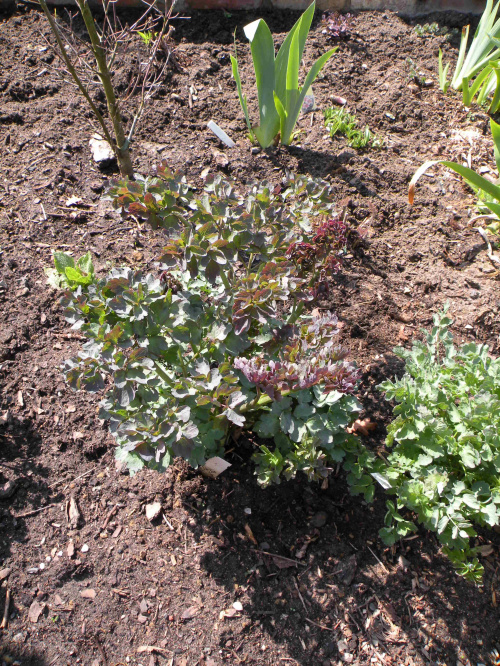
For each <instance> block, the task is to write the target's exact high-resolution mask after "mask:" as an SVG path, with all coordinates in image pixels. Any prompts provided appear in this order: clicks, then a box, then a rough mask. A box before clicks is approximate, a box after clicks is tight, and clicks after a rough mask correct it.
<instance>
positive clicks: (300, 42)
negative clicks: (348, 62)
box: [231, 2, 338, 148]
mask: <svg viewBox="0 0 500 666" xmlns="http://www.w3.org/2000/svg"><path fill="white" fill-rule="evenodd" d="M314 9H315V3H314V2H313V3H312V4H311V5H310V6H309V8H308V9H306V11H305V12H304V13H303V14H302V16H301V17H300V19H299V20H298V21H297V23H296V24H295V25H294V26H293V28H292V29H291V30H290V32H289V33H288V35H287V37H286V39H285V41H284V42H283V44H282V45H281V48H280V50H279V51H278V55H276V56H275V50H274V43H273V37H272V35H271V31H270V30H269V27H268V26H267V23H266V22H265V21H264V20H263V19H258V20H257V21H253V23H249V24H248V25H247V26H245V28H244V32H245V35H246V37H247V39H248V40H249V42H250V48H251V51H252V59H253V66H254V70H255V82H256V85H257V95H258V101H259V115H260V123H259V125H258V126H252V123H251V122H250V116H249V113H248V105H247V98H246V96H244V95H243V89H242V85H241V78H240V74H239V70H238V60H237V56H236V54H235V55H234V56H231V62H232V68H233V77H234V79H235V81H236V86H237V89H238V96H239V100H240V104H241V108H242V109H243V113H244V114H245V120H246V122H247V125H248V129H249V130H250V134H251V136H252V137H255V138H256V139H257V141H258V142H259V143H260V145H261V146H262V147H263V148H268V147H269V146H270V145H272V144H273V143H274V142H275V141H276V140H277V139H278V136H281V143H283V144H284V145H289V143H290V142H291V140H292V138H293V131H294V128H295V125H296V123H297V120H298V117H299V114H300V112H301V109H302V105H303V103H304V99H305V97H306V95H307V94H308V93H309V90H310V88H311V86H312V84H313V83H314V81H315V80H316V77H317V76H318V74H319V73H320V71H321V70H322V69H323V67H324V66H325V65H326V63H327V62H328V60H329V59H330V58H331V56H332V55H333V54H334V53H335V51H336V50H337V48H338V47H336V48H334V49H331V50H330V51H328V52H327V53H325V54H324V55H322V56H320V57H319V58H318V59H317V60H316V62H315V63H314V65H313V66H312V67H311V69H310V70H309V73H308V74H307V76H306V78H305V80H304V83H303V85H302V87H300V86H299V68H300V62H301V60H302V54H303V52H304V46H305V42H306V39H307V35H308V33H309V29H310V27H311V23H312V19H313V16H314Z"/></svg>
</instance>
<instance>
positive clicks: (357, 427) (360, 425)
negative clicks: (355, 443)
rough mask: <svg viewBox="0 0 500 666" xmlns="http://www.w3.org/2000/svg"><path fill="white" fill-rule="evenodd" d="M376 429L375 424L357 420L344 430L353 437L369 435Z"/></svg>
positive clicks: (368, 420)
mask: <svg viewBox="0 0 500 666" xmlns="http://www.w3.org/2000/svg"><path fill="white" fill-rule="evenodd" d="M376 427H377V424H376V423H373V422H372V421H370V419H368V418H366V419H357V420H356V421H354V423H353V424H352V426H351V427H350V428H346V430H347V432H349V433H352V434H354V435H365V436H366V435H369V434H370V431H371V430H375V428H376Z"/></svg>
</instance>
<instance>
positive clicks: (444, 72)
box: [439, 49, 450, 93]
mask: <svg viewBox="0 0 500 666" xmlns="http://www.w3.org/2000/svg"><path fill="white" fill-rule="evenodd" d="M449 69H450V63H449V62H448V63H446V66H445V67H444V69H443V52H442V51H441V49H439V87H440V88H441V90H442V91H443V92H444V93H445V92H446V91H447V90H448V88H449V86H450V82H449V81H448V72H449Z"/></svg>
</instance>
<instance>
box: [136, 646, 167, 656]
mask: <svg viewBox="0 0 500 666" xmlns="http://www.w3.org/2000/svg"><path fill="white" fill-rule="evenodd" d="M137 652H139V653H142V652H146V653H147V654H153V653H154V652H158V654H167V653H169V652H170V650H165V648H161V647H158V646H156V645H141V647H139V648H137Z"/></svg>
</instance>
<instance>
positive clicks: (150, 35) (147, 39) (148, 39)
mask: <svg viewBox="0 0 500 666" xmlns="http://www.w3.org/2000/svg"><path fill="white" fill-rule="evenodd" d="M138 35H139V37H140V38H141V39H142V41H143V42H144V44H145V45H146V46H147V47H149V46H150V45H151V44H152V42H153V40H154V38H155V33H154V32H153V31H152V30H148V31H147V32H140V31H139V32H138Z"/></svg>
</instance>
